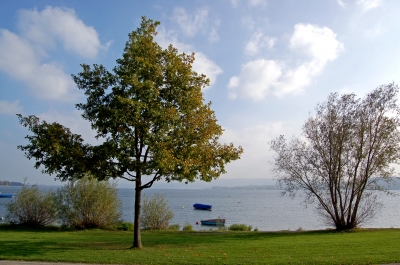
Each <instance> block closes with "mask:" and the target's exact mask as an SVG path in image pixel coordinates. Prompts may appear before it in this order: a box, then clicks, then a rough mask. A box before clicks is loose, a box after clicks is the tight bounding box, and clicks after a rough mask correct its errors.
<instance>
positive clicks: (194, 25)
mask: <svg viewBox="0 0 400 265" xmlns="http://www.w3.org/2000/svg"><path fill="white" fill-rule="evenodd" d="M208 12H209V10H208V8H207V7H202V8H198V9H196V11H195V12H193V13H190V12H188V11H186V9H185V8H183V7H176V8H175V9H174V15H173V17H172V18H171V19H172V20H173V21H175V22H176V23H177V24H178V26H179V28H180V30H181V31H182V32H183V34H184V35H186V36H188V37H194V36H195V35H196V34H197V33H198V32H202V33H203V34H206V35H208V37H207V39H208V41H209V42H211V43H213V42H217V41H218V40H219V36H218V31H217V29H218V27H219V25H220V20H218V19H217V20H215V21H214V22H213V23H211V22H210V21H209V18H208Z"/></svg>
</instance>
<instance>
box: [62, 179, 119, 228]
mask: <svg viewBox="0 0 400 265" xmlns="http://www.w3.org/2000/svg"><path fill="white" fill-rule="evenodd" d="M116 185H117V183H116V182H108V181H98V180H96V179H95V178H92V177H91V176H89V175H86V176H85V177H83V178H82V179H79V180H75V181H70V182H69V183H68V184H66V185H65V186H64V187H63V188H61V189H59V190H58V191H57V203H58V205H59V217H60V219H61V222H62V224H63V225H65V226H68V227H72V228H78V229H85V228H115V227H116V226H117V224H118V222H119V219H120V217H121V211H120V206H121V201H120V200H119V198H118V194H117V189H116Z"/></svg>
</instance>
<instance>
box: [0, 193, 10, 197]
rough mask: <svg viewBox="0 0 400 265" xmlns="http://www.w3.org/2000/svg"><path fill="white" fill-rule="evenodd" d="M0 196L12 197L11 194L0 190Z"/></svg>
mask: <svg viewBox="0 0 400 265" xmlns="http://www.w3.org/2000/svg"><path fill="white" fill-rule="evenodd" d="M0 198H12V194H6V193H1V192H0Z"/></svg>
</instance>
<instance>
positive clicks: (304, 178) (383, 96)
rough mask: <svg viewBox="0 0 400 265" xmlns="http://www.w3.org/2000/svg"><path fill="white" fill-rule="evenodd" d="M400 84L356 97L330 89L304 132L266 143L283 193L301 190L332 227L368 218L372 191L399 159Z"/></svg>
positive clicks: (376, 205) (374, 203) (390, 173)
mask: <svg viewBox="0 0 400 265" xmlns="http://www.w3.org/2000/svg"><path fill="white" fill-rule="evenodd" d="M398 91H399V88H398V86H397V85H395V84H389V85H383V86H380V87H378V88H376V89H375V90H374V91H372V92H371V93H369V94H367V95H366V96H365V97H364V98H363V99H357V98H356V97H355V95H354V94H344V95H339V94H337V93H333V94H331V95H330V96H329V97H328V100H327V101H326V102H324V103H322V104H319V105H318V106H317V107H316V114H315V116H314V117H310V118H309V119H308V120H307V121H306V122H305V124H304V126H303V135H302V137H301V138H300V137H299V138H294V139H292V140H291V141H286V140H285V138H284V137H283V136H281V137H279V138H277V139H275V140H274V141H272V142H271V148H272V150H274V151H275V152H276V153H277V155H276V157H275V159H274V170H275V172H276V175H277V177H278V179H279V181H280V184H281V185H282V186H283V187H284V188H285V191H286V192H289V194H291V195H295V194H296V192H297V191H298V190H302V191H304V192H305V194H306V197H305V199H306V202H307V203H316V205H317V210H318V212H319V213H321V214H322V215H323V216H324V217H325V220H326V221H327V222H328V223H329V224H331V225H333V226H335V227H336V229H337V230H344V229H351V228H354V227H356V226H357V225H359V224H361V223H362V222H364V221H366V220H368V219H369V218H371V217H373V216H374V214H375V213H376V211H377V210H378V209H379V206H380V203H379V202H378V201H377V198H376V192H375V191H376V190H384V189H383V187H382V183H385V182H382V181H386V182H390V180H391V177H392V176H393V174H394V169H393V168H392V166H391V165H393V163H398V162H399V158H400V146H399V144H400V131H399V128H400V119H399V114H400V109H399V107H398V105H397V98H398Z"/></svg>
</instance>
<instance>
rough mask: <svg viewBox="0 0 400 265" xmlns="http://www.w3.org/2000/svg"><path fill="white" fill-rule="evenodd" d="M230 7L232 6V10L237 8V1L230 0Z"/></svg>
mask: <svg viewBox="0 0 400 265" xmlns="http://www.w3.org/2000/svg"><path fill="white" fill-rule="evenodd" d="M231 5H232V6H233V7H234V8H236V7H238V5H239V3H238V0H231Z"/></svg>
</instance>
